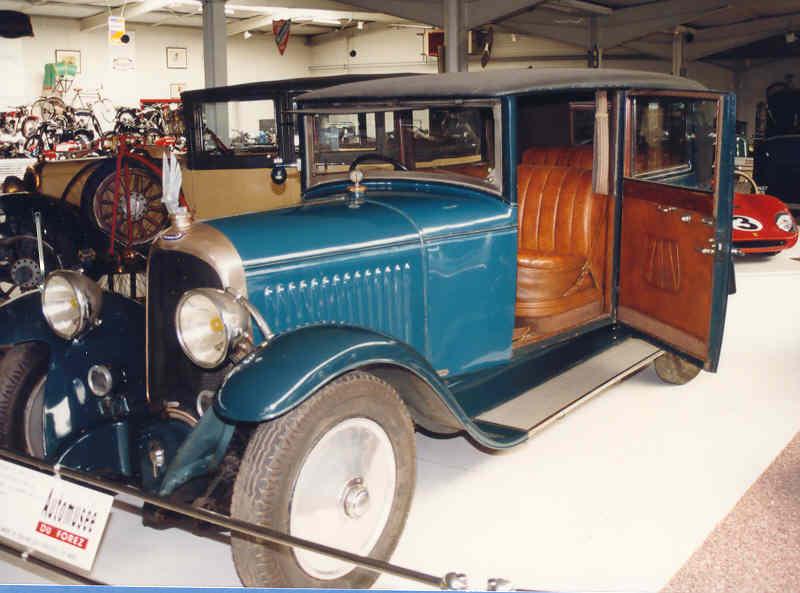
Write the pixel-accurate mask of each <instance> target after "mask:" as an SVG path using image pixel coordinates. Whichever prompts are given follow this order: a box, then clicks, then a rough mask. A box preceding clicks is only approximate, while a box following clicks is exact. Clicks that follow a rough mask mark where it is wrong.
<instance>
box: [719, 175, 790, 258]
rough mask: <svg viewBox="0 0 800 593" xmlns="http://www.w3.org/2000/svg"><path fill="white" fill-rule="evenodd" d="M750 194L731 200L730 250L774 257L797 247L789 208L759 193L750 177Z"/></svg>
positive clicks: (737, 194)
mask: <svg viewBox="0 0 800 593" xmlns="http://www.w3.org/2000/svg"><path fill="white" fill-rule="evenodd" d="M736 174H737V175H738V176H739V177H740V178H744V179H746V180H747V181H748V182H749V183H750V185H751V188H752V193H739V192H736V193H735V194H734V196H733V246H734V248H736V249H738V250H739V251H740V252H741V253H743V254H763V255H775V254H777V253H780V252H781V251H783V250H784V249H789V248H790V247H794V245H795V244H796V243H797V233H798V231H797V223H796V222H795V220H794V218H793V217H792V214H791V213H790V212H789V208H788V207H787V206H786V204H784V203H783V202H782V201H781V200H779V199H778V198H776V197H775V196H770V195H768V194H765V193H761V188H759V187H758V185H756V182H755V181H754V180H753V178H752V177H750V176H749V175H747V174H746V173H742V172H740V171H737V172H736Z"/></svg>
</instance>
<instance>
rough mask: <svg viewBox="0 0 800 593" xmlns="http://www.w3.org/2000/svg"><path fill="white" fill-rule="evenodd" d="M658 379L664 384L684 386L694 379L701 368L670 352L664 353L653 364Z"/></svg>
mask: <svg viewBox="0 0 800 593" xmlns="http://www.w3.org/2000/svg"><path fill="white" fill-rule="evenodd" d="M653 366H654V367H655V369H656V374H657V375H658V378H659V379H661V380H662V381H664V383H670V384H672V385H685V384H686V383H688V382H689V381H691V380H692V379H694V378H695V377H696V376H697V375H698V374H700V371H701V370H702V368H701V367H699V366H697V365H696V364H694V363H691V362H689V361H688V360H686V359H685V358H682V357H680V356H678V355H676V354H672V353H671V352H665V353H664V354H662V355H661V356H659V357H658V358H656V360H655V361H654V362H653Z"/></svg>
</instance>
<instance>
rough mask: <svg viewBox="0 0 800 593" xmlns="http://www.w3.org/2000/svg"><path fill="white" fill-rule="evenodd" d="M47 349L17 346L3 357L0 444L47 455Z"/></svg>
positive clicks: (36, 346)
mask: <svg viewBox="0 0 800 593" xmlns="http://www.w3.org/2000/svg"><path fill="white" fill-rule="evenodd" d="M46 376H47V348H46V347H45V346H43V345H42V344H37V343H34V342H30V343H27V344H19V345H17V346H13V347H12V348H10V349H9V350H7V351H6V353H5V355H4V356H3V358H2V359H1V360H0V445H2V446H3V447H6V448H9V449H16V450H21V451H25V452H26V453H28V454H30V455H33V456H36V457H42V455H43V433H44V427H43V424H42V421H43V415H42V414H43V412H42V411H43V409H44V402H43V398H44V383H45V377H46Z"/></svg>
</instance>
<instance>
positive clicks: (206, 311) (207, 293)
mask: <svg viewBox="0 0 800 593" xmlns="http://www.w3.org/2000/svg"><path fill="white" fill-rule="evenodd" d="M249 320H250V317H249V316H248V314H247V311H246V310H245V308H244V307H243V306H242V305H240V304H239V302H238V301H237V300H236V298H235V297H234V296H233V295H231V294H229V293H227V292H225V291H223V290H219V289H216V288H197V289H194V290H190V291H188V292H187V293H186V294H184V295H183V297H181V300H180V302H179V303H178V308H177V309H176V310H175V330H176V332H177V334H178V341H179V342H180V344H181V348H183V351H184V353H185V354H186V356H188V357H189V359H190V360H191V361H192V362H193V363H194V364H196V365H197V366H200V367H203V368H205V369H213V368H215V367H218V366H219V365H220V364H222V363H223V362H224V361H225V359H226V358H227V357H228V353H229V352H230V348H231V345H234V344H236V343H237V342H238V341H239V340H241V339H242V338H245V337H247V335H248V326H249Z"/></svg>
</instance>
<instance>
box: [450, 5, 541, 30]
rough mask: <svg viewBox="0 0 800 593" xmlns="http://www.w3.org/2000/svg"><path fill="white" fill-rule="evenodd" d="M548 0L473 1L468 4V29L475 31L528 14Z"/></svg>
mask: <svg viewBox="0 0 800 593" xmlns="http://www.w3.org/2000/svg"><path fill="white" fill-rule="evenodd" d="M545 1H546V0H472V2H468V3H467V18H466V28H467V29H474V28H475V27H480V26H481V25H485V24H487V23H494V22H497V21H501V20H503V19H507V18H510V17H512V16H514V15H518V14H520V13H523V12H527V11H529V10H531V9H532V8H535V7H536V6H538V5H540V4H543V3H544V2H545Z"/></svg>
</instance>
